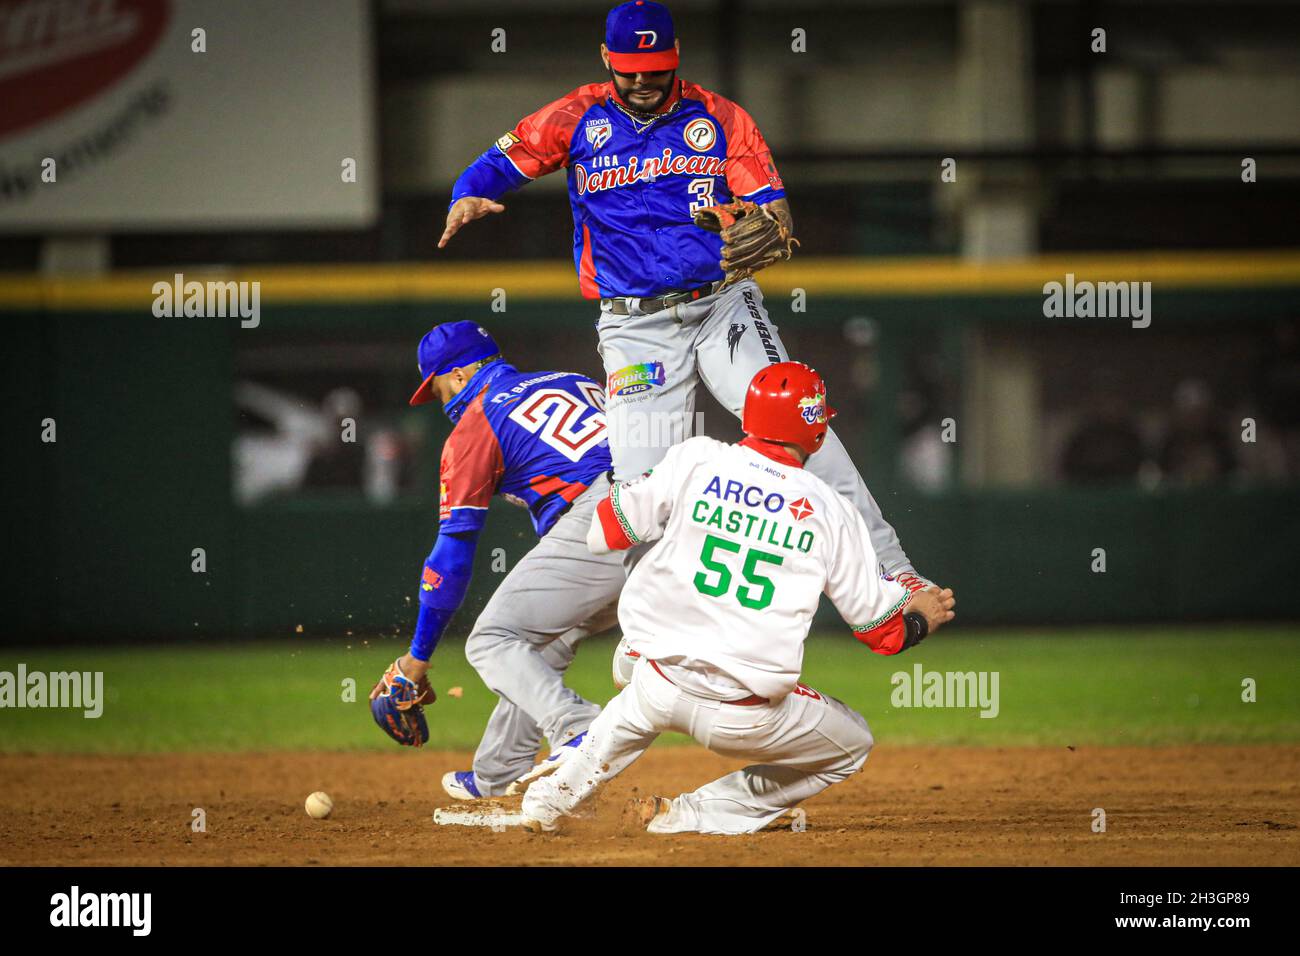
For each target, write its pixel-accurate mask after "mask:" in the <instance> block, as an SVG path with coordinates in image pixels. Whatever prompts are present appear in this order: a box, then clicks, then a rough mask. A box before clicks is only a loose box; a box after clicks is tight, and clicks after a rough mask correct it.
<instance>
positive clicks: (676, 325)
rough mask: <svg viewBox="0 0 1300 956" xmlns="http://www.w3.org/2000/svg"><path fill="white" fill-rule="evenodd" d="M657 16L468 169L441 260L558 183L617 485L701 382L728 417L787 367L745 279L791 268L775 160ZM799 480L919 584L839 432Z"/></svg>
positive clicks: (652, 12) (628, 9) (672, 425)
mask: <svg viewBox="0 0 1300 956" xmlns="http://www.w3.org/2000/svg"><path fill="white" fill-rule="evenodd" d="M678 53H679V44H678V41H677V39H676V37H675V35H674V30H673V21H672V17H671V15H670V14H669V12H668V9H667V8H666V7H664V6H662V5H660V4H658V3H653V2H651V0H633V2H629V3H623V4H620V5H619V6H617V7H615V8H614V9H613V10H611V11H610V13H609V15H608V18H607V19H606V23H605V42H604V44H602V45H601V48H600V56H601V60H602V62H603V63H604V66H605V68H606V70H608V72H609V81H608V82H604V83H591V84H589V85H587V86H581V87H578V88H577V89H576V90H573V91H572V92H570V93H568V94H566V95H564V96H562V97H560V98H559V99H558V100H556V101H554V102H553V103H549V104H548V105H546V106H544V107H542V108H541V109H540V110H538V111H537V112H535V113H533V114H532V115H530V116H527V117H525V118H524V119H523V120H521V121H520V122H519V124H518V125H517V126H515V128H514V129H513V130H511V131H510V132H508V133H506V134H505V135H504V136H502V137H501V138H500V139H499V140H497V142H496V144H495V145H494V146H493V147H492V148H490V149H489V150H488V151H487V152H485V153H483V155H481V156H480V157H479V158H478V159H476V160H475V161H474V162H473V163H472V164H470V166H469V167H468V168H467V169H466V170H465V171H464V172H463V173H462V174H461V176H460V178H459V179H457V181H456V184H455V186H454V188H453V191H452V204H451V207H450V209H449V211H448V213H447V224H446V229H445V231H444V232H443V234H442V238H441V239H440V240H439V243H438V246H439V248H442V247H444V246H446V245H447V243H448V241H450V239H451V238H452V237H453V236H454V235H455V234H456V232H457V231H458V230H459V229H461V228H462V227H463V226H464V225H465V224H466V223H469V222H471V221H473V220H475V219H479V218H482V217H483V216H486V215H488V214H490V213H500V212H503V211H504V209H505V207H504V206H503V205H502V204H501V203H500V202H498V200H499V199H500V198H501V197H502V196H503V195H505V194H506V193H507V192H509V191H510V190H512V189H518V188H519V187H521V186H524V185H525V184H527V183H529V182H531V181H532V180H534V179H537V178H538V177H540V176H545V175H547V174H548V173H553V172H555V171H556V170H558V169H560V168H566V169H567V170H568V173H567V175H568V184H569V202H570V205H571V206H572V210H573V260H574V264H575V265H576V267H577V270H578V282H579V287H580V289H581V292H582V294H583V296H585V297H586V298H588V299H598V300H599V301H600V318H599V321H598V323H597V330H598V333H599V352H600V356H601V359H602V360H603V362H604V366H605V373H606V376H607V380H606V391H607V404H606V409H605V413H606V415H607V416H608V426H609V433H610V434H609V442H610V450H611V455H612V457H613V463H614V477H615V479H617V480H626V479H629V478H634V477H635V476H637V475H639V474H641V473H643V472H644V471H646V469H648V468H651V467H653V466H654V465H655V464H656V463H657V462H658V461H659V460H660V459H661V458H662V457H663V455H664V453H665V452H666V451H667V450H668V449H669V448H670V447H671V446H672V445H674V444H675V443H676V442H678V441H681V440H682V439H683V438H685V437H687V436H688V435H689V434H690V433H691V430H690V424H691V422H692V420H693V416H694V408H695V390H696V387H697V384H698V383H699V382H701V381H702V382H703V383H704V386H705V387H706V388H707V389H708V390H709V391H710V392H711V393H712V394H713V396H714V397H715V398H717V400H718V401H719V403H720V404H721V405H722V406H723V407H724V408H727V409H729V410H730V411H731V412H732V413H733V414H735V415H737V416H739V415H740V413H741V406H742V403H743V401H744V395H745V389H746V387H747V386H748V385H749V381H750V379H751V378H753V376H754V374H755V372H757V371H758V370H759V369H760V368H763V367H765V366H767V365H771V364H775V363H777V362H783V361H785V360H786V359H787V358H788V355H787V354H786V350H785V346H784V345H783V344H782V343H781V338H780V336H779V334H778V333H777V328H776V326H775V325H774V324H773V323H772V321H771V319H769V318H768V315H767V311H766V309H765V308H764V305H763V294H762V292H761V291H759V288H758V285H757V284H756V283H755V282H754V280H753V279H752V278H751V276H752V274H753V272H755V271H756V270H758V269H761V268H763V267H764V266H766V265H769V264H771V263H774V262H778V261H780V260H782V259H786V258H789V256H790V253H791V250H792V247H793V245H794V244H795V241H794V239H793V238H792V221H791V217H790V208H789V204H788V203H787V201H786V198H785V190H784V187H783V185H782V181H781V177H780V174H779V173H778V172H777V169H776V166H775V164H774V163H773V161H772V154H771V151H770V150H769V148H768V146H767V143H766V142H765V141H764V139H763V136H762V134H761V133H760V132H759V130H758V127H757V126H756V125H755V124H754V121H753V119H751V118H750V115H749V114H748V113H746V112H745V111H744V110H743V109H741V108H740V107H739V106H737V105H736V104H735V103H732V102H731V101H729V100H727V99H724V98H723V97H721V96H719V95H718V94H716V93H712V92H710V91H709V90H706V89H703V88H702V87H700V86H697V85H695V84H694V83H688V82H686V81H685V80H682V79H679V78H678V77H677V73H676V71H677V66H678V58H679V57H678ZM809 468H810V470H811V471H812V472H813V473H814V474H816V475H817V476H818V477H819V478H821V479H822V480H824V481H825V482H826V483H827V484H828V485H830V487H832V488H834V489H835V490H836V491H838V492H840V493H841V494H843V495H844V496H845V497H846V498H848V500H849V501H850V502H852V504H853V507H854V508H856V509H857V511H858V512H859V513H860V514H861V515H862V518H863V520H864V521H865V522H866V526H867V530H868V532H869V533H870V535H871V541H872V544H873V546H874V548H875V552H876V554H877V556H878V557H879V560H880V562H881V568H882V570H884V571H886V572H888V573H889V574H890V575H892V576H894V577H896V578H898V579H899V580H900V581H905V582H911V581H915V580H921V581H922V583H923V584H925V585H927V586H928V585H929V582H928V581H924V579H921V578H919V577H918V576H917V575H916V572H915V570H914V568H913V567H912V563H911V561H910V560H909V559H908V557H907V555H906V554H905V553H904V551H903V549H902V546H901V545H900V544H899V541H898V536H897V534H895V532H894V529H893V528H892V527H891V526H890V525H889V523H888V522H886V521H885V519H884V517H883V516H882V515H881V513H880V508H879V506H878V505H877V504H876V502H875V501H874V500H873V499H872V497H871V494H870V492H868V491H867V487H866V485H865V484H864V483H863V481H862V478H861V477H860V476H859V475H858V472H857V470H856V469H855V468H854V466H853V463H852V461H850V459H849V456H848V453H847V452H846V451H845V449H844V446H843V445H842V444H841V443H840V441H839V439H838V438H836V436H835V434H834V433H833V432H831V433H829V434H828V435H827V437H826V447H825V448H824V449H823V450H822V452H821V453H820V454H818V455H817V457H816V459H814V461H813V462H812V463H811V464H810V465H809Z"/></svg>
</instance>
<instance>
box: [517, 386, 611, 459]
mask: <svg viewBox="0 0 1300 956" xmlns="http://www.w3.org/2000/svg"><path fill="white" fill-rule="evenodd" d="M587 384H588V383H586V382H579V383H578V387H579V388H580V389H582V393H583V395H584V396H586V398H587V403H586V404H583V403H582V402H580V401H578V399H577V398H575V397H574V396H572V395H570V394H569V393H568V392H566V391H564V390H562V389H558V388H543V389H539V390H538V391H536V392H534V393H533V394H532V395H530V396H528V400H527V401H526V402H521V403H520V405H519V407H518V408H516V409H514V411H512V412H511V413H510V420H511V421H512V422H515V423H516V424H519V425H522V426H523V427H524V428H526V429H527V430H528V431H529V432H531V433H532V434H534V435H536V436H537V437H538V438H540V439H541V440H542V441H544V442H546V444H548V445H550V446H551V447H552V448H554V449H555V450H556V451H558V452H559V453H560V454H561V455H563V456H564V457H565V458H567V459H569V461H578V460H579V459H581V458H582V456H583V455H585V454H586V453H587V452H588V451H590V450H591V448H592V446H593V445H596V444H597V443H599V442H601V441H603V440H604V439H605V413H604V412H603V411H599V409H601V408H603V407H604V401H605V394H604V392H602V391H600V388H599V386H596V385H592V386H591V387H590V388H588V387H586V386H587ZM588 408H596V409H598V410H597V411H596V413H595V414H593V415H588V416H587V418H586V419H585V420H584V421H582V422H581V423H579V422H578V418H579V417H580V416H581V415H582V413H583V412H584V411H586V410H587V409H588Z"/></svg>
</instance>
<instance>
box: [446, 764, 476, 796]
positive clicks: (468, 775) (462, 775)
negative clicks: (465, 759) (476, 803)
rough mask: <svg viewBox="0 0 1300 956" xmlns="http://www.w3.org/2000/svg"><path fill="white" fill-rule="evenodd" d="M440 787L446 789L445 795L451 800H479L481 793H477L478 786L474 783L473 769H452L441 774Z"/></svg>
mask: <svg viewBox="0 0 1300 956" xmlns="http://www.w3.org/2000/svg"><path fill="white" fill-rule="evenodd" d="M442 789H443V790H445V791H447V796H449V797H451V798H452V799H453V800H481V799H482V798H483V794H481V793H479V789H478V786H477V785H476V784H475V783H474V771H473V770H453V771H451V772H450V773H444V774H443V775H442Z"/></svg>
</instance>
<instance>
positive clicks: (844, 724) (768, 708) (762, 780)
mask: <svg viewBox="0 0 1300 956" xmlns="http://www.w3.org/2000/svg"><path fill="white" fill-rule="evenodd" d="M664 671H665V673H667V674H669V675H670V676H671V673H672V670H671V669H669V668H664ZM665 731H677V732H678V733H685V734H690V735H691V736H692V737H694V738H695V739H696V740H697V741H699V742H700V743H701V744H702V745H704V746H705V747H708V748H709V749H710V750H712V751H713V752H714V753H716V754H719V755H721V756H724V757H744V758H751V759H753V760H755V761H757V762H756V763H755V764H754V765H752V766H748V767H745V768H744V769H743V770H738V771H736V772H735V773H730V774H727V775H726V776H725V777H722V778H720V779H718V780H715V781H713V782H712V783H709V784H706V785H705V786H703V787H700V788H699V789H698V790H696V791H694V792H693V793H684V794H682V795H681V796H679V797H677V798H676V799H674V800H673V803H672V809H671V811H670V812H668V813H667V814H665V815H663V816H662V817H660V818H658V819H656V820H655V821H654V822H653V823H652V825H651V826H650V830H651V831H652V832H655V833H720V834H738V833H753V832H755V831H757V830H761V829H762V828H763V827H765V826H767V824H769V823H771V822H772V821H773V820H775V819H777V818H778V817H780V816H781V815H782V814H784V813H786V812H788V811H789V810H790V809H791V808H792V807H794V806H795V805H796V804H798V803H800V802H802V801H804V800H807V799H808V798H809V797H812V796H815V795H817V794H819V793H821V792H822V791H823V790H825V789H826V788H827V787H829V786H830V785H831V784H834V783H839V782H840V781H842V780H846V779H848V778H849V777H850V776H852V775H853V774H855V773H857V772H858V771H859V770H861V769H862V765H863V764H864V763H865V762H866V759H867V755H868V754H869V753H870V751H871V745H872V738H871V731H870V729H869V728H868V727H867V722H866V720H865V719H864V718H863V717H862V715H861V714H859V713H857V712H856V711H854V710H852V709H851V708H849V707H847V706H845V705H844V704H843V703H841V702H840V701H838V700H835V699H834V698H831V697H826V696H824V695H822V694H818V693H817V692H816V691H813V690H811V689H809V688H801V690H799V691H796V692H795V693H792V694H790V695H789V696H787V697H785V698H784V699H782V700H779V701H776V702H774V703H770V704H766V705H758V706H748V707H741V706H737V705H734V704H727V703H724V702H721V701H717V700H709V699H706V698H703V697H698V696H695V695H693V694H688V693H686V692H685V691H683V690H682V689H681V688H680V687H678V686H676V685H675V684H673V683H671V682H670V681H669V680H667V679H666V678H665V677H664V676H662V675H661V674H659V673H657V672H656V671H655V670H654V668H653V667H651V666H650V664H649V663H648V662H646V661H642V662H640V663H638V664H637V666H636V669H635V671H634V672H633V676H632V683H631V684H629V685H628V686H627V687H625V688H624V689H623V690H622V691H621V692H620V693H619V694H618V696H616V697H615V698H614V699H613V700H611V701H610V702H609V703H608V704H607V705H606V706H605V709H604V710H602V711H601V713H600V716H599V717H597V718H596V720H595V721H594V722H593V723H592V725H591V727H590V728H588V730H587V737H586V739H585V740H584V741H583V743H582V746H581V747H579V748H578V752H577V753H576V754H574V755H573V756H572V757H571V758H569V759H568V760H567V761H566V762H565V763H564V765H563V766H562V767H560V769H558V770H557V771H556V772H555V773H554V774H552V775H551V776H549V777H544V778H543V779H541V780H538V781H537V782H535V783H534V784H533V785H532V786H531V787H529V788H528V791H527V793H525V795H524V805H523V810H524V813H526V814H528V815H529V816H531V817H534V818H536V819H538V820H541V821H543V822H544V823H548V824H549V823H552V822H554V821H555V820H556V819H558V818H559V817H561V816H564V815H566V814H570V813H572V812H573V810H574V809H575V808H576V807H577V806H578V805H579V804H580V803H582V801H584V800H586V799H587V798H588V797H590V796H591V795H592V794H593V793H594V792H595V791H596V789H597V788H598V787H600V785H601V784H603V783H605V782H606V781H608V780H610V779H612V778H613V777H615V776H617V775H618V774H619V773H621V772H622V771H623V770H624V769H626V768H627V767H628V766H629V765H630V764H631V763H632V762H633V761H635V760H636V759H637V758H638V757H640V756H641V754H642V753H644V752H645V750H646V748H647V747H649V746H650V744H652V743H653V742H654V740H655V738H656V737H658V736H659V735H660V734H661V733H664V732H665Z"/></svg>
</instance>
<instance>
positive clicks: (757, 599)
mask: <svg viewBox="0 0 1300 956" xmlns="http://www.w3.org/2000/svg"><path fill="white" fill-rule="evenodd" d="M718 551H729V552H731V553H732V554H739V553H740V551H741V546H740V545H739V544H737V543H736V542H734V541H728V540H727V539H726V538H719V537H718V536H717V535H712V534H711V535H707V536H706V537H705V539H704V548H703V549H702V550H701V551H700V563H701V564H702V565H704V566H705V567H706V568H708V569H709V570H710V571H713V572H714V573H716V574H717V575H718V579H717V580H716V581H713V582H710V581H709V576H708V575H707V574H705V573H704V572H703V571H700V572H699V573H698V574H696V575H695V590H697V591H699V592H700V593H701V594H707V595H708V596H709V597H722V595H724V594H726V593H727V592H728V591H730V590H731V568H729V567H728V566H727V565H726V564H724V563H723V562H722V561H721V560H719V559H718V557H717V552H718ZM782 560H783V559H782V557H781V556H780V555H779V554H769V553H768V552H766V551H759V550H758V549H757V548H750V549H749V550H748V551H746V552H745V563H744V566H743V567H742V568H741V570H740V573H741V574H743V575H744V576H745V580H746V581H748V582H749V584H747V585H741V586H740V587H738V588H736V600H737V601H739V602H740V606H741V607H747V608H749V609H751V610H754V611H761V610H763V608H765V607H767V606H768V605H769V604H771V603H772V592H773V591H774V590H775V589H776V585H775V584H773V583H772V579H771V578H768V577H764V576H763V575H761V574H759V573H758V564H759V562H760V561H766V562H767V563H769V564H780V563H781V562H782Z"/></svg>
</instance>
